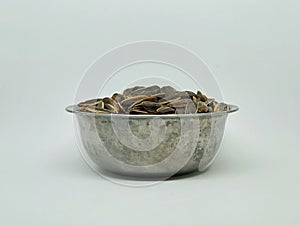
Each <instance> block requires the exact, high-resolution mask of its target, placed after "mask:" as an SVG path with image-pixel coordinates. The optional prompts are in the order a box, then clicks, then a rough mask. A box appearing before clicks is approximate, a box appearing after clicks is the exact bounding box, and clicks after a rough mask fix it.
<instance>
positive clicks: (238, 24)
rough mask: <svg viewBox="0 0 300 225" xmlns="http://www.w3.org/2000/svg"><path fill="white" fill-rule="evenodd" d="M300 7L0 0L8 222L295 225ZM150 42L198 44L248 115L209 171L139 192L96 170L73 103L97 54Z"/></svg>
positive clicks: (240, 116)
mask: <svg viewBox="0 0 300 225" xmlns="http://www.w3.org/2000/svg"><path fill="white" fill-rule="evenodd" d="M299 8H300V2H299V1H297V0H294V1H293V0H286V1H284V2H283V1H279V0H278V1H277V0H273V1H271V0H265V1H255V0H244V1H233V0H228V1H223V0H212V1H199V0H198V1H170V0H169V1H153V0H152V1H141V0H139V1H137V0H136V1H130V0H127V1H121V0H120V1H101V0H100V1H99V0H97V1H96V0H95V1H93V0H89V1H70V0H61V1H56V0H54V1H46V0H40V1H34V0H30V1H21V0H20V1H1V2H0V18H1V19H0V32H1V33H0V100H1V110H0V113H1V114H0V115H1V117H0V124H1V126H0V137H1V142H0V150H1V157H0V176H1V177H0V224H3V225H16V224H26V225H27V224H28V225H41V224H43V225H50V224H51V225H53V224H56V225H59V224H79V225H81V224H82V225H87V224H222V225H227V224H228V225H232V224H237V225H241V224H243V225H244V224H245V225H247V224H249V225H250V224H251V225H253V224H264V225H266V224H270V225H271V224H272V225H275V224H291V225H294V224H299V223H300V216H299V209H300V191H299V190H300V189H299V184H300V182H299V180H300V172H299V171H300V162H299V160H300V151H299V150H300V149H299V143H298V138H299V132H300V125H299V124H300V123H299V122H300V120H299V113H300V107H299V103H300V102H299V95H300V89H299V86H300V77H299V76H300V74H299V73H300V66H299V51H300V44H299V41H300V31H299V27H300V26H299V22H298V21H299V20H300V17H299V12H298V11H299ZM144 39H156V40H164V41H170V42H174V43H178V44H181V45H183V46H186V47H187V48H189V49H191V50H193V51H194V52H196V53H197V54H198V55H199V56H200V57H201V58H203V59H204V60H205V61H206V63H207V64H208V65H209V66H210V68H211V69H212V70H213V71H214V74H215V76H216V78H217V80H218V82H219V84H220V86H221V88H222V91H223V95H224V99H225V100H226V101H227V102H230V103H234V104H236V105H239V106H240V111H239V112H238V113H236V114H232V115H230V117H229V120H228V123H227V127H226V133H225V136H224V141H223V144H222V146H221V153H220V155H219V157H218V158H217V159H216V161H215V162H214V164H213V166H212V167H211V168H210V169H209V170H208V171H207V172H205V173H203V174H201V175H198V176H193V177H188V178H185V179H176V180H170V181H166V182H164V183H162V184H159V185H155V186H152V187H147V188H130V187H124V186H119V185H116V184H113V183H111V182H108V181H106V180H104V179H102V178H101V177H99V176H98V175H96V174H95V173H94V172H93V171H91V170H90V169H89V168H88V166H87V165H86V164H85V163H84V161H83V160H82V158H81V156H80V153H79V151H78V150H77V148H76V145H75V140H74V134H73V124H72V116H71V115H70V114H67V113H66V112H64V107H65V106H66V105H69V104H71V103H72V100H73V97H74V94H75V92H76V88H77V86H78V84H79V81H80V79H81V76H82V74H83V72H84V70H85V69H86V68H87V66H88V65H89V64H90V63H91V62H92V61H93V60H94V59H95V58H96V57H98V56H99V55H102V54H103V53H105V52H106V51H109V50H110V49H112V48H114V47H116V46H118V45H121V44H124V43H127V42H131V41H137V40H144Z"/></svg>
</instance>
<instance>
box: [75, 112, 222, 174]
mask: <svg viewBox="0 0 300 225" xmlns="http://www.w3.org/2000/svg"><path fill="white" fill-rule="evenodd" d="M76 117H77V120H78V124H79V130H80V138H81V142H82V145H83V147H84V149H80V150H81V153H82V155H83V157H84V159H85V160H86V161H87V163H88V164H89V165H90V166H91V167H92V168H93V169H95V170H97V171H98V172H100V173H105V171H109V172H110V173H116V174H120V175H125V176H136V177H166V178H168V177H170V176H173V175H175V174H176V175H180V174H184V173H189V172H193V171H195V170H198V169H199V170H200V171H203V170H205V169H206V168H207V167H208V166H209V165H210V164H211V163H212V161H213V159H214V158H215V156H216V155H217V153H218V149H219V146H220V143H221V140H222V137H223V133H224V127H225V122H226V118H227V113H225V114H216V115H214V116H212V115H211V114H210V115H207V116H201V117H173V118H169V117H166V118H161V119H162V121H161V122H162V123H164V125H161V126H156V128H153V126H152V127H150V126H151V121H152V119H153V118H143V119H140V118H138V117H134V118H128V117H127V118H124V117H116V118H112V117H107V116H104V117H100V116H99V117H92V116H86V115H85V114H80V113H78V114H76ZM124 120H125V121H124ZM124 122H125V123H128V124H129V127H127V128H126V127H125V128H124V126H120V124H124ZM182 126H183V127H188V129H181V128H182ZM116 127H121V128H122V129H123V130H122V129H120V132H119V136H118V135H116V130H115V129H116ZM150 128H151V129H154V130H153V131H154V132H152V133H151V132H150V133H149V130H150ZM117 129H118V128H117ZM126 129H129V130H126ZM162 129H164V130H165V131H162ZM117 133H118V132H117ZM120 135H121V136H120ZM133 135H134V136H136V137H137V138H138V139H141V140H143V139H147V141H148V142H147V141H146V142H143V143H142V144H141V143H139V142H138V141H137V139H134V138H133ZM149 135H150V136H152V137H151V138H149ZM122 140H123V141H122ZM124 140H127V143H124ZM149 140H150V142H149ZM153 141H154V142H156V141H157V143H154V144H153ZM125 142H126V141H125ZM145 143H146V147H147V148H149V149H148V150H147V151H141V150H136V149H135V146H134V145H136V147H137V148H138V147H141V148H144V147H145ZM176 149H177V150H176ZM176 151H177V152H176Z"/></svg>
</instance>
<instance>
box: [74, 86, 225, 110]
mask: <svg viewBox="0 0 300 225" xmlns="http://www.w3.org/2000/svg"><path fill="white" fill-rule="evenodd" d="M78 106H79V109H80V111H83V112H91V113H114V114H191V113H208V112H221V111H227V110H229V106H228V105H226V104H225V103H218V102H217V101H215V100H214V99H212V98H207V97H206V96H205V95H204V94H202V93H201V92H200V91H198V92H197V93H194V92H192V91H177V90H175V89H174V88H173V87H170V86H164V87H161V88H160V87H159V86H156V85H154V86H150V87H143V86H136V87H133V88H128V89H126V90H124V91H123V93H122V94H120V93H115V94H113V95H112V97H110V98H109V97H105V98H97V99H91V100H87V101H85V102H81V103H79V104H78Z"/></svg>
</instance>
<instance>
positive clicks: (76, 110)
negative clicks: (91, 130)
mask: <svg viewBox="0 0 300 225" xmlns="http://www.w3.org/2000/svg"><path fill="white" fill-rule="evenodd" d="M227 105H228V106H229V110H228V111H221V112H209V113H195V114H158V115H156V114H147V115H140V114H112V113H107V114H99V113H93V112H83V111H80V110H79V107H78V106H77V105H69V106H67V107H66V108H65V110H66V111H67V112H69V113H74V114H80V115H86V116H101V117H123V118H126V117H130V118H155V117H158V118H178V117H180V118H182V117H205V116H218V115H227V114H229V113H233V112H236V111H238V110H239V107H238V106H236V105H231V104H227Z"/></svg>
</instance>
